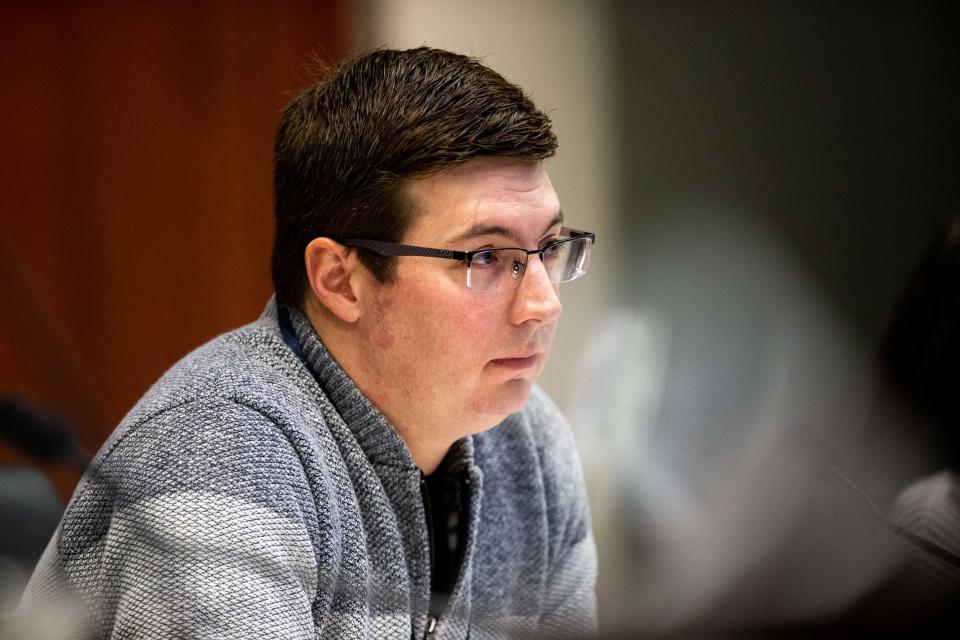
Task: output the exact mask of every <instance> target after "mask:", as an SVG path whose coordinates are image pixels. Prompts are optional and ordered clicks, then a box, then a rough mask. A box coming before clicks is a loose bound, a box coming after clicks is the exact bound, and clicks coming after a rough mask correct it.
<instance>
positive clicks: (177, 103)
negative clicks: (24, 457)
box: [0, 0, 345, 495]
mask: <svg viewBox="0 0 960 640" xmlns="http://www.w3.org/2000/svg"><path fill="white" fill-rule="evenodd" d="M341 15H342V12H338V11H337V2H335V1H334V0H321V1H318V0H312V1H299V2H298V1H276V2H264V1H259V2H230V1H227V0H222V1H212V0H208V1H203V0H199V1H194V2H175V1H168V2H110V3H108V2H92V1H87V2H50V3H9V4H5V5H3V6H2V7H0V77H2V82H0V141H2V143H0V144H2V153H0V301H2V312H0V393H3V394H11V393H12V394H17V395H22V396H25V397H27V398H29V399H31V400H32V401H33V402H35V403H37V404H39V405H41V406H43V407H46V408H50V409H53V410H55V411H57V412H59V413H60V414H62V415H64V416H65V417H66V418H68V419H69V420H71V421H72V422H73V424H74V425H75V427H76V429H77V431H78V433H79V438H80V440H81V441H82V443H83V444H84V445H85V446H86V447H87V448H89V449H90V450H91V451H92V450H96V448H97V447H99V445H100V444H101V443H102V441H103V440H104V439H105V438H106V436H107V435H108V434H109V433H110V431H111V430H112V429H113V427H114V426H115V425H116V423H117V422H118V420H119V419H120V418H121V417H122V416H123V414H124V413H125V412H126V411H127V410H129V408H130V407H131V406H132V405H133V403H134V402H136V400H137V399H138V397H139V396H140V395H141V394H142V393H143V392H144V391H145V390H146V389H147V388H148V387H149V385H150V384H151V383H152V382H153V381H154V380H155V379H156V378H157V377H158V376H159V375H160V374H161V373H162V372H163V370H164V369H165V368H167V367H168V366H170V365H171V364H172V363H173V362H175V361H176V360H177V359H178V358H179V357H180V356H182V355H183V354H184V353H186V352H187V351H189V350H190V349H192V348H193V347H196V346H198V345H199V344H201V343H202V342H204V341H205V340H207V339H209V338H210V337H212V336H214V335H216V334H217V333H220V332H222V331H224V330H226V329H229V328H232V327H235V326H238V325H240V324H243V323H246V322H248V321H250V320H252V319H254V318H255V317H256V316H257V315H258V314H259V312H260V310H261V309H262V307H263V305H264V303H265V302H266V300H267V298H268V297H269V295H270V293H271V290H272V288H271V285H270V280H269V254H270V245H271V240H272V233H273V222H272V195H271V186H270V180H271V148H272V138H273V133H274V128H275V125H276V121H277V118H278V115H279V112H280V109H281V108H282V106H283V104H284V103H285V101H286V99H287V97H288V94H289V92H290V91H292V90H294V89H296V88H298V87H301V86H303V85H305V84H306V83H307V82H309V74H308V72H307V71H306V70H305V68H304V63H307V62H309V61H310V58H311V55H312V54H317V55H320V56H321V57H322V58H325V59H328V60H329V59H335V58H337V57H338V56H339V55H340V52H341V50H342V41H343V38H342V36H341V34H343V33H345V25H343V24H342V23H341V20H340V18H341ZM20 459H21V457H19V456H17V455H16V453H15V452H14V451H13V450H12V449H11V448H10V447H9V446H5V447H0V460H3V461H16V460H20ZM48 471H49V472H50V473H51V475H52V476H53V477H55V479H56V484H57V486H58V489H59V490H60V491H61V493H62V494H63V495H69V493H70V492H71V491H72V489H73V486H74V484H75V482H76V480H77V474H76V473H75V472H71V471H68V470H64V469H57V468H54V469H48Z"/></svg>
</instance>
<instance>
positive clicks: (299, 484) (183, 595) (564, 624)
mask: <svg viewBox="0 0 960 640" xmlns="http://www.w3.org/2000/svg"><path fill="white" fill-rule="evenodd" d="M291 320H292V325H293V329H294V331H295V333H296V336H297V338H298V340H299V342H300V344H301V345H302V347H303V354H304V356H305V357H306V359H307V361H308V362H309V363H310V365H311V367H312V368H313V370H314V371H315V372H316V378H315V377H314V375H312V374H311V372H310V369H309V368H308V367H307V366H305V364H304V363H303V362H302V361H301V360H300V359H298V357H297V356H296V355H295V353H294V352H293V351H292V350H291V349H290V348H289V347H288V346H287V344H285V343H284V341H283V339H282V336H281V333H280V330H279V328H278V322H277V313H276V309H275V307H274V306H273V303H272V302H271V304H270V305H268V307H267V310H266V311H265V312H264V315H263V316H262V317H261V318H260V319H259V320H258V321H257V322H255V323H253V324H251V325H248V326H246V327H243V328H241V329H238V330H236V331H234V332H232V333H228V334H225V335H223V336H220V337H219V338H216V339H214V340H213V341H211V342H210V343H208V344H207V345H205V346H203V347H201V348H199V349H198V350H196V351H195V352H193V353H191V354H190V355H188V356H187V357H185V358H184V359H183V360H181V361H180V362H179V363H178V364H176V365H175V366H174V367H173V368H171V369H170V371H168V372H167V373H166V374H165V375H164V376H163V377H162V378H161V379H160V380H159V381H158V382H157V383H156V384H155V385H154V386H153V388H152V389H150V391H149V392H148V393H147V394H146V395H145V396H144V397H143V398H142V399H141V400H140V402H139V403H138V404H137V405H136V406H135V407H134V408H133V409H132V410H131V412H130V413H129V414H128V415H127V416H126V418H125V419H124V420H123V422H122V423H121V424H120V426H119V427H118V428H117V430H116V431H115V432H114V434H113V435H112V436H111V437H110V439H109V440H108V441H107V442H106V444H104V446H103V448H102V449H101V450H100V452H99V453H98V454H97V456H96V458H95V460H94V462H93V463H92V464H91V466H90V468H89V469H88V471H87V474H86V475H85V477H84V480H83V481H82V482H81V484H80V486H79V487H78V489H77V491H76V493H75V495H74V496H73V498H72V500H71V502H70V504H69V506H68V507H67V510H66V513H65V515H64V518H63V521H62V522H61V524H60V527H59V529H58V531H57V533H56V535H55V536H54V539H53V540H52V541H51V543H50V545H49V547H48V548H47V551H46V553H45V554H44V557H43V558H42V559H41V561H40V563H39V565H38V567H37V569H36V571H35V573H34V575H33V577H32V579H31V581H30V584H29V585H28V587H27V592H26V594H25V596H24V600H23V603H22V607H21V608H22V610H23V611H25V612H26V613H27V615H28V618H27V621H28V622H29V615H30V613H31V612H33V615H34V616H36V615H37V614H36V612H37V611H38V610H42V608H43V607H44V606H47V607H49V606H50V603H51V602H54V601H57V600H59V601H62V600H63V599H64V598H71V599H72V600H73V602H74V603H80V605H81V606H80V608H81V609H82V610H83V611H84V612H85V614H84V615H85V616H86V617H88V618H89V619H90V620H91V621H92V624H93V625H94V628H95V629H96V630H97V634H98V635H99V636H101V637H111V638H378V639H379V638H397V639H403V640H407V639H409V638H410V637H411V635H412V636H414V637H417V638H420V637H423V636H424V634H425V632H426V626H427V604H428V598H429V592H430V561H429V539H428V532H427V522H426V516H425V511H424V505H423V500H422V497H421V491H420V473H419V470H418V469H417V467H416V466H415V465H414V463H413V460H412V458H411V456H410V453H409V451H408V450H407V448H406V446H405V445H404V443H403V441H402V440H401V439H400V438H399V436H398V435H397V433H396V431H395V430H394V429H393V427H392V426H391V425H390V424H389V423H388V422H387V421H386V419H385V418H384V417H383V415H381V414H380V412H379V411H377V409H376V408H375V407H374V406H373V405H371V404H370V402H369V401H368V400H367V399H366V398H364V397H363V396H362V395H361V394H360V392H359V390H358V389H357V388H356V387H355V386H354V384H353V383H352V382H351V380H350V378H348V377H347V375H346V374H345V373H344V372H343V370H342V369H340V367H339V366H338V365H337V363H336V362H335V361H334V360H333V359H332V358H331V357H330V355H329V354H328V352H327V351H326V349H325V348H324V346H323V345H322V344H321V342H320V340H319V338H318V337H317V335H316V333H315V332H314V330H313V328H312V327H311V326H310V323H309V322H308V321H307V320H306V318H305V317H304V316H302V315H301V314H299V313H297V312H293V313H292V317H291ZM454 447H455V448H454V451H453V454H452V461H453V462H452V464H453V466H454V467H455V469H457V470H459V472H461V473H463V474H465V477H466V478H468V483H469V488H470V490H469V492H468V495H469V500H468V517H469V521H468V533H467V536H466V540H465V555H464V560H463V563H462V565H461V570H460V575H459V577H458V579H457V582H456V585H455V587H454V590H453V593H452V594H451V597H450V600H449V602H448V604H447V606H446V609H445V611H444V613H443V615H442V616H441V617H440V620H439V624H438V625H437V627H436V631H435V634H434V635H433V636H432V637H434V638H437V639H445V638H465V637H467V636H468V635H469V637H470V638H474V639H480V638H490V637H526V636H530V635H537V636H541V635H542V636H543V637H558V636H564V637H566V636H572V637H581V636H584V635H589V634H591V633H592V631H593V629H594V627H595V623H596V606H595V596H594V584H595V578H596V552H595V548H594V543H593V536H592V533H591V529H590V519H589V512H588V508H587V500H586V494H585V491H584V486H583V481H582V474H581V471H580V464H579V461H578V459H577V455H576V452H575V450H574V446H573V440H572V437H571V434H570V430H569V428H568V426H567V425H566V423H565V422H564V420H563V418H562V416H561V415H560V414H559V412H558V411H557V409H556V408H555V407H554V406H553V404H552V403H551V402H550V401H549V400H548V399H547V398H546V397H545V396H544V395H543V393H542V392H540V391H539V390H535V391H534V393H533V395H532V397H531V399H530V401H529V403H528V405H527V407H526V408H525V409H524V410H523V411H522V412H520V413H518V414H515V415H512V416H510V417H509V418H507V419H506V420H505V421H504V422H503V423H502V424H500V425H498V426H497V427H494V428H493V429H491V430H489V431H487V432H485V433H482V434H479V435H476V436H472V437H470V438H466V439H464V440H461V441H460V442H458V443H457V444H455V445H454Z"/></svg>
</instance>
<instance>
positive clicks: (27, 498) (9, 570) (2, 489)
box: [0, 465, 63, 628]
mask: <svg viewBox="0 0 960 640" xmlns="http://www.w3.org/2000/svg"><path fill="white" fill-rule="evenodd" d="M62 515H63V505H62V504H61V503H60V497H59V496H58V495H57V492H56V490H55V489H54V488H53V485H52V484H50V481H49V480H48V479H47V477H46V476H45V475H43V473H41V472H40V471H39V470H37V469H34V468H32V467H25V466H14V465H9V466H8V465H0V628H2V624H3V619H4V617H5V616H6V615H7V614H8V613H9V612H10V611H12V610H13V608H14V607H16V604H17V601H18V600H19V599H20V594H21V592H22V591H23V587H24V586H25V585H26V583H27V579H28V578H29V577H30V573H31V572H32V571H33V567H34V565H36V563H37V560H39V559H40V555H41V554H42V553H43V550H44V548H45V547H46V546H47V542H48V541H49V540H50V538H51V537H52V536H53V532H54V531H55V530H56V528H57V524H58V523H59V522H60V517H61V516H62Z"/></svg>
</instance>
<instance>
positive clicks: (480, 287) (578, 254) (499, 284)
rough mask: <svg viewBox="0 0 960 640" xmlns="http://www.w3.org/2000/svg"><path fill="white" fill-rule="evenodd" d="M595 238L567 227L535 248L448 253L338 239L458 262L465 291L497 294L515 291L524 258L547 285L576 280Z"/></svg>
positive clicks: (386, 253) (395, 252)
mask: <svg viewBox="0 0 960 640" xmlns="http://www.w3.org/2000/svg"><path fill="white" fill-rule="evenodd" d="M596 238H597V237H596V235H595V234H593V233H590V232H588V231H576V230H575V229H570V228H568V227H563V228H562V229H560V237H558V238H556V239H553V240H550V241H549V242H547V243H546V244H544V245H543V246H542V247H541V248H539V249H521V248H519V247H505V248H503V249H477V250H476V251H450V250H449V249H431V248H430V247H417V246H414V245H410V244H400V243H397V242H384V241H382V240H356V239H348V240H341V241H340V244H342V245H346V246H348V247H360V248H361V249H368V250H370V251H373V252H374V253H378V254H380V255H381V256H419V257H424V258H444V259H447V260H462V261H463V262H464V263H465V264H466V267H467V288H469V289H473V290H474V291H498V290H503V289H516V288H517V287H519V286H520V281H521V279H522V278H523V274H524V272H525V271H526V269H527V259H528V258H529V257H530V256H531V255H533V254H537V255H539V256H540V260H541V261H542V262H543V266H544V268H545V269H546V270H547V275H548V276H549V277H550V282H552V283H554V284H559V283H561V282H570V281H571V280H576V279H577V278H579V277H580V276H582V275H583V274H585V273H586V272H587V268H588V267H589V266H590V249H591V248H592V247H593V243H594V242H595V241H596Z"/></svg>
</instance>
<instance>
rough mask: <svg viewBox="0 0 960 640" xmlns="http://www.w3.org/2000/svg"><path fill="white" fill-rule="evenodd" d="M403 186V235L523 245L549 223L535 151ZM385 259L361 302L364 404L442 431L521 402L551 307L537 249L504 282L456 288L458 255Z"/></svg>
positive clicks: (555, 207) (460, 280) (542, 353)
mask: <svg viewBox="0 0 960 640" xmlns="http://www.w3.org/2000/svg"><path fill="white" fill-rule="evenodd" d="M407 196H408V197H409V198H411V200H412V202H413V205H414V207H415V208H416V209H417V211H418V212H419V214H418V216H417V217H416V219H415V222H414V224H413V226H412V227H411V229H410V230H409V231H408V232H407V234H406V235H405V236H404V238H403V240H402V242H403V243H406V244H413V245H418V246H424V247H437V248H444V249H453V250H460V251H471V250H475V249H481V248H494V247H524V248H528V249H532V248H537V247H539V246H541V245H542V244H543V243H544V242H545V241H547V240H550V239H551V238H553V237H555V236H556V235H557V234H558V233H559V231H560V226H561V225H560V206H559V201H558V199H557V194H556V192H555V191H554V189H553V185H552V184H551V183H550V178H549V177H548V176H547V172H546V168H545V166H544V164H543V163H542V162H536V163H530V162H528V161H520V160H515V159H505V158H480V159H474V160H470V161H468V162H466V163H465V164H462V165H458V166H456V167H454V168H451V169H447V170H444V171H442V172H440V173H437V174H434V175H432V176H429V177H427V178H424V179H419V180H416V181H413V182H412V184H411V185H410V186H409V188H408V191H407ZM396 267H397V269H396V278H395V281H394V282H393V283H392V284H389V285H379V284H378V285H376V286H374V287H373V291H375V295H373V296H368V297H367V298H366V299H365V300H364V301H362V304H363V307H362V312H361V316H360V320H359V322H360V325H359V328H360V330H361V331H362V332H363V336H364V338H365V341H366V344H367V345H369V353H367V354H366V355H365V369H366V371H365V373H366V375H365V376H364V377H365V379H366V381H367V383H366V384H365V385H364V386H365V387H367V388H365V389H363V390H364V392H365V393H366V394H367V396H368V397H369V398H370V399H371V400H372V401H373V402H374V404H376V405H377V406H378V407H379V408H380V409H381V410H382V411H383V412H384V413H385V414H386V415H387V417H388V418H390V419H391V420H392V421H394V423H395V424H397V425H398V426H399V425H403V424H405V423H407V424H409V423H410V422H413V423H415V424H417V428H431V427H429V426H428V425H429V424H434V425H438V424H442V425H445V426H443V427H442V429H443V430H444V431H443V434H444V435H448V436H454V437H460V436H463V435H466V434H468V433H476V432H478V431H482V430H484V429H487V428H489V427H492V426H494V425H496V424H498V423H499V422H500V421H502V420H503V419H504V418H505V417H506V416H508V415H509V414H511V413H514V412H516V411H518V410H520V409H521V408H523V406H524V404H525V403H526V401H527V399H528V398H529V396H530V391H531V386H532V385H533V382H534V380H536V378H537V376H538V375H539V374H540V372H541V371H542V370H543V367H544V365H545V364H546V361H547V355H548V353H549V351H550V346H551V343H552V342H553V336H554V332H555V330H556V326H557V319H558V318H559V317H560V300H559V298H558V285H555V284H553V283H551V282H550V280H549V278H548V277H547V273H546V271H545V270H544V268H543V264H542V263H541V261H540V259H539V258H538V257H537V256H535V255H534V256H531V257H530V259H529V261H528V264H527V269H526V272H525V273H524V275H523V278H522V280H521V281H520V283H519V286H518V287H517V288H516V289H509V288H508V289H507V290H503V291H490V292H478V291H475V290H472V289H468V288H467V286H466V275H465V274H466V267H465V265H464V263H463V262H460V261H454V260H442V259H436V258H425V257H401V258H397V265H396ZM421 425H422V426H421ZM432 428H433V429H438V428H441V427H438V426H434V427H432ZM435 435H437V436H438V437H440V435H441V434H439V433H437V434H435Z"/></svg>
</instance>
